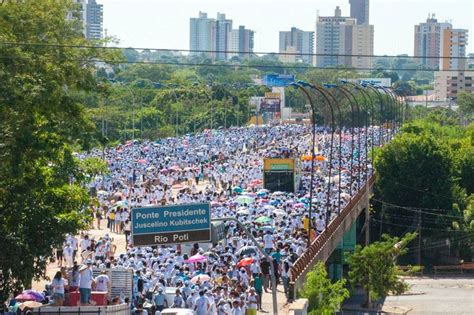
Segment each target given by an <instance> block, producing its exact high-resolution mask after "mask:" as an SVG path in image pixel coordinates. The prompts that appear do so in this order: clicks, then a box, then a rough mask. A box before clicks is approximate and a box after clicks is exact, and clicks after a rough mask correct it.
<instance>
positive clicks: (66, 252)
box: [63, 242, 74, 267]
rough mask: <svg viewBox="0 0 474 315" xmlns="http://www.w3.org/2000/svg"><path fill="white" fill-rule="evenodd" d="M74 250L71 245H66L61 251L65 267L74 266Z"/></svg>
mask: <svg viewBox="0 0 474 315" xmlns="http://www.w3.org/2000/svg"><path fill="white" fill-rule="evenodd" d="M73 255H74V249H73V248H72V246H71V243H69V242H68V243H67V245H66V247H64V249H63V256H64V260H65V261H66V267H72V266H73V264H74V256H73Z"/></svg>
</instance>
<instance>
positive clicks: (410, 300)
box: [384, 277, 474, 315]
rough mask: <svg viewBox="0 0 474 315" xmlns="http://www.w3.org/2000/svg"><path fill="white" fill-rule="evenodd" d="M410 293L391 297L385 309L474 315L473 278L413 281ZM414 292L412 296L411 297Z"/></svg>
mask: <svg viewBox="0 0 474 315" xmlns="http://www.w3.org/2000/svg"><path fill="white" fill-rule="evenodd" d="M407 282H408V283H409V284H410V285H412V287H411V289H410V292H409V293H408V294H405V295H402V296H390V297H388V298H387V299H386V300H385V303H384V307H385V306H391V307H396V306H404V307H408V308H411V311H410V312H409V313H408V314H410V315H412V314H413V315H415V314H456V315H461V314H474V277H471V278H466V277H459V278H457V277H456V278H446V277H443V278H427V277H424V278H412V279H408V280H407ZM410 293H413V294H410Z"/></svg>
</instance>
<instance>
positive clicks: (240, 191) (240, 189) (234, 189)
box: [232, 186, 244, 194]
mask: <svg viewBox="0 0 474 315" xmlns="http://www.w3.org/2000/svg"><path fill="white" fill-rule="evenodd" d="M232 191H233V192H235V193H237V194H240V193H242V192H243V191H244V190H243V189H242V188H241V187H239V186H235V187H234V188H232Z"/></svg>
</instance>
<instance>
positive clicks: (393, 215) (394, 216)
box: [381, 211, 440, 224]
mask: <svg viewBox="0 0 474 315" xmlns="http://www.w3.org/2000/svg"><path fill="white" fill-rule="evenodd" d="M381 215H382V216H383V218H387V219H400V220H402V221H410V220H412V221H414V219H416V217H415V216H408V215H400V214H398V213H387V212H386V211H384V212H383V214H382V213H381ZM384 222H385V221H384ZM423 222H424V223H429V224H437V223H439V222H440V221H439V220H438V219H436V218H423Z"/></svg>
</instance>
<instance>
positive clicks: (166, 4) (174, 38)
mask: <svg viewBox="0 0 474 315" xmlns="http://www.w3.org/2000/svg"><path fill="white" fill-rule="evenodd" d="M97 2H98V3H102V4H103V5H104V29H107V34H108V35H109V36H115V37H117V38H118V39H119V40H120V43H119V44H118V46H125V47H141V48H169V49H189V19H190V18H191V17H197V16H198V14H199V11H202V12H206V13H207V14H208V16H209V17H213V18H215V17H216V15H217V12H220V13H225V14H226V17H227V18H228V19H232V20H233V27H234V28H236V27H238V26H239V25H245V27H246V28H249V29H252V30H254V31H255V47H254V51H258V52H278V34H279V31H284V30H289V29H290V28H291V27H292V26H295V27H298V28H300V29H303V30H305V31H314V30H315V22H316V15H317V12H318V11H319V15H321V16H329V15H334V9H335V7H336V6H340V7H341V10H342V14H343V15H344V16H348V15H349V14H350V6H349V0H316V1H308V0H293V1H290V0H257V1H255V0H254V1H251V0H226V1H219V0H199V1H194V0H98V1H97ZM454 2H455V3H456V5H453V3H454ZM473 9H474V7H473V4H472V1H471V0H456V1H449V0H434V1H430V0H397V1H390V0H371V1H370V24H373V25H374V27H375V39H374V54H375V55H398V54H408V55H413V46H414V43H413V42H414V25H415V24H419V23H421V22H424V21H426V18H427V17H428V14H429V13H430V14H432V13H434V14H435V15H436V18H437V19H438V20H439V21H443V22H444V21H451V22H452V24H453V27H454V28H466V29H468V30H469V37H470V38H469V39H468V47H467V52H468V53H470V52H474V49H473V48H472V45H469V43H470V40H471V36H474V35H473V17H474V14H473ZM400 17H403V19H401V18H400ZM397 23H398V24H397Z"/></svg>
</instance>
